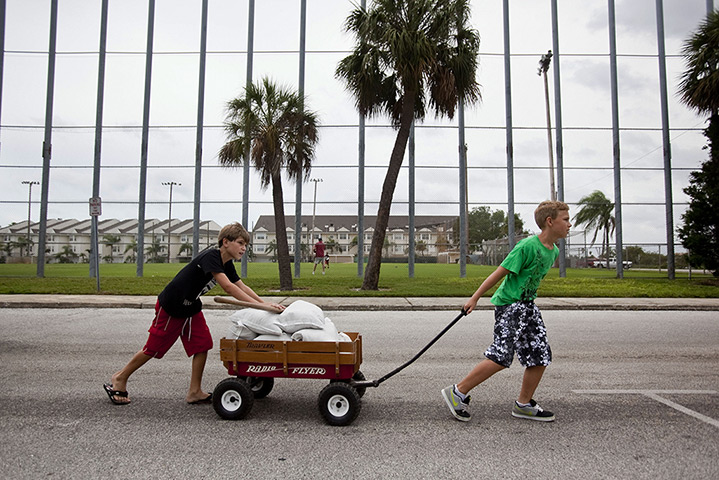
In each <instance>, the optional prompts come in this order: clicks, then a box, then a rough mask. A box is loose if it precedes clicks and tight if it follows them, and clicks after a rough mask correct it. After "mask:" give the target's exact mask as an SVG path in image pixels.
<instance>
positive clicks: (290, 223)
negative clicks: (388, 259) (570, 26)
mask: <svg viewBox="0 0 719 480" xmlns="http://www.w3.org/2000/svg"><path fill="white" fill-rule="evenodd" d="M456 219H457V216H450V215H417V216H415V218H414V227H415V229H416V230H419V229H422V228H427V227H436V226H438V225H443V226H444V228H445V230H448V231H449V230H452V225H453V224H454V221H455V220H456ZM376 221H377V217H376V216H374V215H367V216H365V217H364V229H365V231H368V230H369V231H372V230H374V226H375V223H376ZM285 223H286V225H287V229H288V230H290V231H294V229H295V217H294V215H291V216H285ZM314 226H315V230H320V231H328V230H330V227H332V228H334V230H335V231H341V230H346V231H349V232H356V231H357V216H356V215H315V217H314ZM311 227H312V215H303V216H302V228H303V230H304V229H308V230H309V229H310V228H311ZM407 228H409V216H407V215H392V216H390V217H389V222H388V224H387V230H389V231H391V230H395V229H407ZM259 230H264V231H268V232H274V231H275V217H274V216H272V215H262V216H260V217H259V218H258V219H257V223H255V225H254V228H253V231H259Z"/></svg>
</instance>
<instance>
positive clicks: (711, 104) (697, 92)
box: [679, 10, 719, 157]
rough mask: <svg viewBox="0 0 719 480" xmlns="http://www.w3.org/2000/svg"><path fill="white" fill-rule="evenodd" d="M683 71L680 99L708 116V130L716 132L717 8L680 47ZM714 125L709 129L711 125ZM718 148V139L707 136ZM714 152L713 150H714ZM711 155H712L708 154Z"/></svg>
mask: <svg viewBox="0 0 719 480" xmlns="http://www.w3.org/2000/svg"><path fill="white" fill-rule="evenodd" d="M682 55H683V56H684V63H685V64H686V70H685V71H684V73H683V74H682V76H681V81H680V82H679V95H680V98H681V101H682V102H683V103H684V104H685V105H687V106H688V107H689V108H693V109H694V110H696V111H697V112H698V113H700V114H708V115H709V129H708V130H713V131H714V132H717V131H719V125H718V124H719V10H714V11H713V12H711V13H709V14H708V15H707V17H706V19H705V20H704V21H703V22H702V23H701V24H700V25H699V27H698V29H697V31H696V32H694V34H693V35H692V36H691V37H689V38H688V39H687V40H686V41H685V42H684V45H683V47H682ZM712 124H713V125H717V128H714V129H712V128H711V126H712ZM710 140H711V141H713V144H714V146H715V148H717V149H719V138H710ZM714 153H716V152H714ZM712 156H713V157H715V155H712Z"/></svg>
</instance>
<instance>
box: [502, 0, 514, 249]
mask: <svg viewBox="0 0 719 480" xmlns="http://www.w3.org/2000/svg"><path fill="white" fill-rule="evenodd" d="M502 12H503V21H504V22H503V23H504V109H505V116H506V117H505V118H506V127H505V128H506V131H507V240H508V242H509V248H510V249H512V248H514V145H513V140H512V72H511V58H510V54H509V0H503V2H502Z"/></svg>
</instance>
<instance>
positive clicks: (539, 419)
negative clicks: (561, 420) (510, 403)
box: [512, 412, 554, 422]
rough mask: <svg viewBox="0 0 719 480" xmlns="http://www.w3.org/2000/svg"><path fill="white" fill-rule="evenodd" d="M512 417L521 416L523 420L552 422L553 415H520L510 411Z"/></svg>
mask: <svg viewBox="0 0 719 480" xmlns="http://www.w3.org/2000/svg"><path fill="white" fill-rule="evenodd" d="M512 416H513V417H514V418H523V419H525V420H534V421H535V422H553V421H554V417H532V416H529V415H522V414H520V413H515V412H512Z"/></svg>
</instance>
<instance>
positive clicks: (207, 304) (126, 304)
mask: <svg viewBox="0 0 719 480" xmlns="http://www.w3.org/2000/svg"><path fill="white" fill-rule="evenodd" d="M212 298H213V297H212V296H209V297H203V298H202V301H203V306H204V308H205V309H207V310H234V309H236V308H237V307H233V306H231V305H225V304H218V303H215V302H214V301H213V299H212ZM300 298H301V299H302V300H305V301H307V302H310V303H313V304H315V305H317V306H319V307H320V308H322V309H323V310H327V311H433V310H434V311H448V310H456V311H459V310H460V309H461V308H462V305H463V303H464V302H465V301H466V299H465V298H459V297H456V298H455V297H449V298H448V297H266V300H267V301H270V302H273V303H282V304H284V305H289V304H290V303H292V302H293V301H295V300H299V299H300ZM156 301H157V297H155V296H129V295H35V294H33V295H30V294H17V295H0V308H140V309H143V308H146V309H152V308H155V302H156ZM536 303H537V305H538V306H539V307H540V308H541V309H542V310H629V311H631V310H635V311H660V310H682V311H687V310H690V311H719V298H573V297H564V298H559V297H545V298H538V299H537V300H536ZM493 308H494V306H493V305H492V304H491V303H490V302H489V299H488V298H482V299H481V300H480V302H479V304H478V305H477V310H492V309H493Z"/></svg>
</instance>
